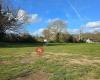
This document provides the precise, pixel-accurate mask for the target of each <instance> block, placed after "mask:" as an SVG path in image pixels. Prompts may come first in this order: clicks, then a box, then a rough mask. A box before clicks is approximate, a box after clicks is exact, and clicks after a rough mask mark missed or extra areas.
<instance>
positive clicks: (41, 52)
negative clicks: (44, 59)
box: [36, 47, 44, 56]
mask: <svg viewBox="0 0 100 80" xmlns="http://www.w3.org/2000/svg"><path fill="white" fill-rule="evenodd" d="M36 53H37V55H39V56H42V55H43V53H44V49H43V47H37V48H36Z"/></svg>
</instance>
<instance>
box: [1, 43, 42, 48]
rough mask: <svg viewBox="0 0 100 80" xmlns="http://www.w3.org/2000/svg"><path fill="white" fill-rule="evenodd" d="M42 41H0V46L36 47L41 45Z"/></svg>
mask: <svg viewBox="0 0 100 80" xmlns="http://www.w3.org/2000/svg"><path fill="white" fill-rule="evenodd" d="M43 44H44V43H8V42H0V48H20V47H38V46H43Z"/></svg>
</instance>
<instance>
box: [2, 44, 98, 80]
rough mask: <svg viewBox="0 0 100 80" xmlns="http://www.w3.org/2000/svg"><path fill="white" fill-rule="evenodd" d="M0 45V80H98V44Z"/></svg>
mask: <svg viewBox="0 0 100 80" xmlns="http://www.w3.org/2000/svg"><path fill="white" fill-rule="evenodd" d="M0 44H1V45H2V44H3V45H2V46H1V47H0V80H100V43H92V44H87V43H55V44H53V43H52V44H48V45H47V46H43V48H44V54H43V56H38V55H37V54H36V52H35V50H36V48H37V47H38V46H39V45H34V44H22V43H21V44H15V43H6V44H5V43H0Z"/></svg>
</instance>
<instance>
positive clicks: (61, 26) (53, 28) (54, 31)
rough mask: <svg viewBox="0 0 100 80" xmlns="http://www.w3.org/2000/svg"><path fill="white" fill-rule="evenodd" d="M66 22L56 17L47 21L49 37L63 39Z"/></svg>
mask: <svg viewBox="0 0 100 80" xmlns="http://www.w3.org/2000/svg"><path fill="white" fill-rule="evenodd" d="M66 27H67V23H66V22H65V21H64V20H60V19H56V20H53V21H51V22H50V23H49V25H48V30H49V33H50V38H52V39H55V40H56V41H57V42H59V41H60V40H61V39H63V35H62V34H63V33H66Z"/></svg>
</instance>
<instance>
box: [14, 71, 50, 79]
mask: <svg viewBox="0 0 100 80" xmlns="http://www.w3.org/2000/svg"><path fill="white" fill-rule="evenodd" d="M48 78H49V76H48V73H46V72H43V71H38V72H36V73H31V74H30V75H27V76H25V77H19V78H17V79H15V80H48Z"/></svg>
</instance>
